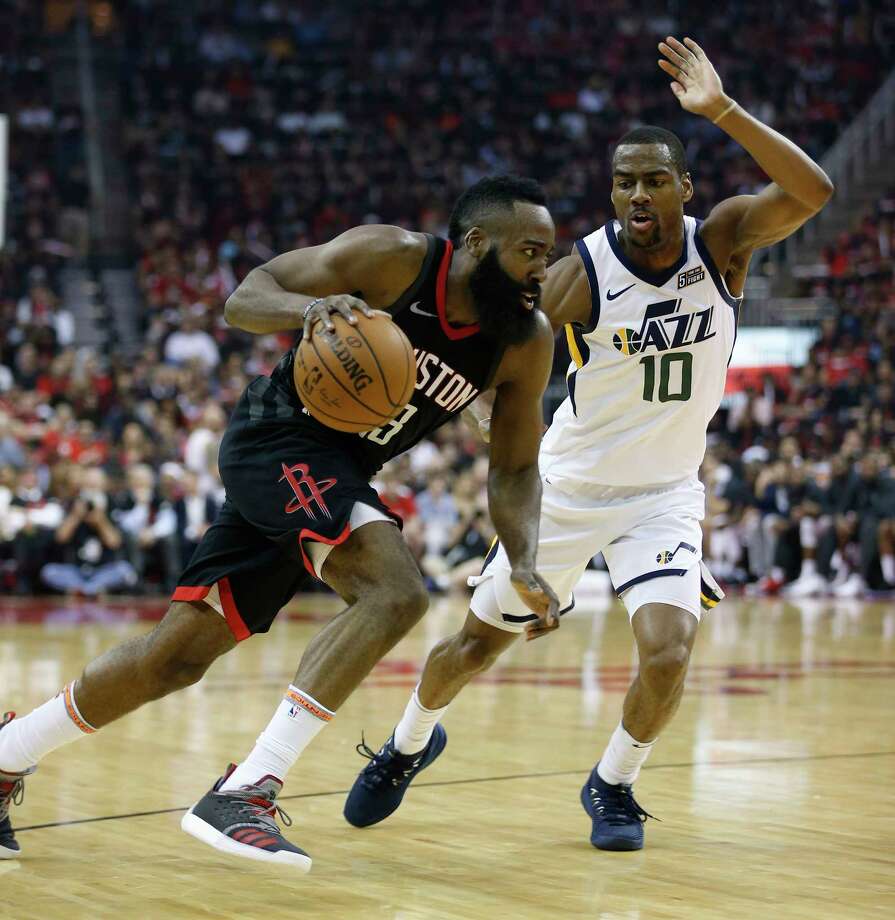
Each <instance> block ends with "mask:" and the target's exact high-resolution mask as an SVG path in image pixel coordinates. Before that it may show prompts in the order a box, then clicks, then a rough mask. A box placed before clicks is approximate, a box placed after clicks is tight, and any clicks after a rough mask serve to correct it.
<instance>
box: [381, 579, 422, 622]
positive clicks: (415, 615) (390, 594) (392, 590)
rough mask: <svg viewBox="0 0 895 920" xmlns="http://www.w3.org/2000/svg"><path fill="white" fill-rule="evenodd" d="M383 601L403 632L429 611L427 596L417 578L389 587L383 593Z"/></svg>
mask: <svg viewBox="0 0 895 920" xmlns="http://www.w3.org/2000/svg"><path fill="white" fill-rule="evenodd" d="M385 600H386V603H387V606H388V608H389V610H390V612H391V613H392V615H393V617H394V619H395V620H396V622H397V623H398V624H399V625H400V626H401V627H402V628H403V629H405V630H407V629H410V628H411V627H412V626H414V625H416V623H418V622H419V621H420V620H421V619H422V617H423V615H424V614H425V612H426V611H427V610H428V609H429V594H428V592H427V591H426V587H425V585H424V584H423V582H422V580H421V579H419V578H408V579H404V580H402V582H401V584H400V585H391V586H390V587H389V589H388V590H387V591H386V592H385Z"/></svg>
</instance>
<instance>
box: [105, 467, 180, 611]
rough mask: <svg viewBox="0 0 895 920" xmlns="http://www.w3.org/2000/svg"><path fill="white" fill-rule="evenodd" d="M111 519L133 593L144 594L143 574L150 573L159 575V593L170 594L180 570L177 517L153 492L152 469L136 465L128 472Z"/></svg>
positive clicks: (166, 502)
mask: <svg viewBox="0 0 895 920" xmlns="http://www.w3.org/2000/svg"><path fill="white" fill-rule="evenodd" d="M111 515H112V519H113V520H114V521H115V523H116V524H117V525H118V527H119V528H120V530H121V535H122V537H123V538H124V545H125V550H126V553H127V559H128V562H129V563H130V564H131V566H132V567H133V570H134V572H135V573H136V577H137V584H136V590H137V591H139V592H140V593H144V592H145V590H146V573H147V570H152V571H153V572H159V573H160V574H161V579H160V580H161V584H162V590H163V591H164V592H165V593H168V592H170V591H173V590H174V588H175V587H176V584H177V576H178V575H179V574H180V568H181V555H180V533H179V532H178V529H177V527H178V517H177V513H176V511H175V506H174V503H173V502H172V501H171V500H170V499H166V497H165V496H163V495H161V494H160V493H159V491H158V490H157V489H156V476H155V472H154V471H153V469H152V467H150V466H149V465H148V464H145V463H138V464H135V465H134V466H131V467H130V468H129V469H128V470H127V488H126V490H125V491H124V493H123V494H122V495H121V496H120V497H119V498H118V500H117V502H116V507H115V509H114V510H113V511H112V512H111Z"/></svg>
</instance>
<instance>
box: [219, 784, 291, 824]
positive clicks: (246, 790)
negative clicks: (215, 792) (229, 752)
mask: <svg viewBox="0 0 895 920" xmlns="http://www.w3.org/2000/svg"><path fill="white" fill-rule="evenodd" d="M224 794H225V795H229V796H232V797H233V798H234V799H240V800H241V801H243V802H245V803H246V804H247V805H251V806H253V808H252V817H253V818H255V819H256V820H257V821H258V822H259V823H260V824H263V825H264V826H265V827H267V828H269V829H270V830H272V831H273V832H274V833H275V834H279V833H280V829H279V828H278V827H277V822H276V819H277V818H279V819H280V820H281V821H282V822H283V824H284V825H285V826H286V827H292V818H290V817H289V815H288V814H287V813H286V811H285V810H284V809H283V808H281V807H280V806H279V805H277V803H276V800H275V799H269V798H267V794H266V793H265V792H264V790H263V789H260V788H259V787H258V786H248V785H246V786H241V787H240V788H239V789H236V790H233V791H230V790H228V791H227V792H226V793H224Z"/></svg>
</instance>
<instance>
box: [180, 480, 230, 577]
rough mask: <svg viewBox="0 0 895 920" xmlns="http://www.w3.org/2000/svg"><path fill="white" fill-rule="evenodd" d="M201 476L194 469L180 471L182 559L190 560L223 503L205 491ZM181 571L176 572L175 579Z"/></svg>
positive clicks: (184, 560)
mask: <svg viewBox="0 0 895 920" xmlns="http://www.w3.org/2000/svg"><path fill="white" fill-rule="evenodd" d="M199 483H200V480H199V476H198V475H197V474H196V473H194V472H193V471H192V470H189V469H184V470H181V471H180V478H179V484H178V485H179V493H180V494H179V497H178V498H177V499H176V500H175V502H174V514H175V515H176V517H177V528H176V531H175V533H177V534H178V535H179V537H180V561H181V564H182V565H186V563H187V562H189V560H190V558H191V556H192V555H193V553H194V552H195V551H196V547H197V546H198V545H199V541H200V540H201V539H202V537H203V535H204V534H205V531H206V530H208V528H209V527H210V526H211V525H212V524H213V523H214V521H215V518H217V516H218V512H219V511H220V510H221V505H220V503H219V502H218V501H217V499H216V497H215V495H214V493H213V492H202V491H201V490H200V488H199ZM178 574H179V572H177V573H175V578H176V576H177V575H178Z"/></svg>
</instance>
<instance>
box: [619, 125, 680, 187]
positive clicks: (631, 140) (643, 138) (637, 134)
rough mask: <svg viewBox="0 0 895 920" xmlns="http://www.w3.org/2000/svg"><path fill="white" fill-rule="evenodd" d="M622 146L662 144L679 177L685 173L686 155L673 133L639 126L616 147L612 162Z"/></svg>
mask: <svg viewBox="0 0 895 920" xmlns="http://www.w3.org/2000/svg"><path fill="white" fill-rule="evenodd" d="M623 144H663V145H664V146H665V147H667V148H668V152H669V153H670V154H671V162H672V163H674V168H675V169H676V170H677V171H678V173H679V174H680V175H682V176H683V175H684V173H685V172H687V154H686V152H685V151H684V145H683V144H682V143H681V139H680V138H679V137H678V136H677V135H676V134H675V133H674V132H673V131H668V130H666V129H665V128H659V127H657V126H656V125H641V126H640V127H639V128H634V129H632V130H631V131H629V132H628V133H627V134H626V135H625V136H624V137H623V138H622V139H621V140H620V141H619V142H618V143H617V144H616V145H615V151H614V152H613V154H612V159H613V161H614V160H615V153H617V152H618V148H619V147H621V146H622V145H623Z"/></svg>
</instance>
